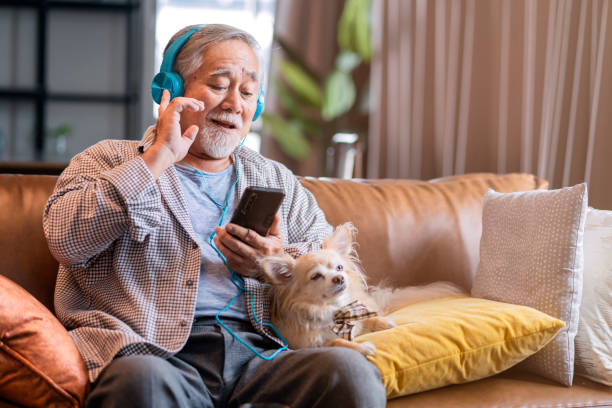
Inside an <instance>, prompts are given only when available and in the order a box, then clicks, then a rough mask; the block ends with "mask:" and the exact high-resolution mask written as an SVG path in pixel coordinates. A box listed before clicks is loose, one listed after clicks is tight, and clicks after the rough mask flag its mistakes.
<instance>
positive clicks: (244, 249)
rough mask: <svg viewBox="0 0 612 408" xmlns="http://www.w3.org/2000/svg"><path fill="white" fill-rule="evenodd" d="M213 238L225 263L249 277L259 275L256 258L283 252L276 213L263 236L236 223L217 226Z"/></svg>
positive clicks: (278, 217)
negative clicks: (225, 260) (222, 226)
mask: <svg viewBox="0 0 612 408" xmlns="http://www.w3.org/2000/svg"><path fill="white" fill-rule="evenodd" d="M215 232H216V233H217V234H216V235H215V238H214V242H215V245H216V247H217V248H218V249H219V251H221V253H222V254H223V255H224V256H225V258H226V259H227V264H228V265H229V266H230V267H231V268H232V269H233V270H234V271H235V272H236V273H239V274H240V275H243V276H248V277H251V278H258V277H260V276H261V271H260V269H259V265H258V264H257V260H258V259H259V258H262V257H264V256H269V255H281V254H282V253H283V236H282V232H281V228H280V216H279V215H278V214H276V215H275V216H274V221H273V222H272V225H271V226H270V229H269V231H268V233H267V234H266V236H265V237H262V236H261V235H259V234H258V233H257V232H255V231H253V230H250V229H247V228H244V227H241V226H240V225H236V224H231V223H230V224H227V225H226V226H225V228H221V227H217V228H216V229H215Z"/></svg>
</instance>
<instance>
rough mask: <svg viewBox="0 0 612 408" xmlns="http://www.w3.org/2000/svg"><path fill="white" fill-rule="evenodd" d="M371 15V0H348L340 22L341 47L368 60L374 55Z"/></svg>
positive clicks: (339, 44)
mask: <svg viewBox="0 0 612 408" xmlns="http://www.w3.org/2000/svg"><path fill="white" fill-rule="evenodd" d="M370 15H371V3H370V0H346V3H344V10H342V15H341V16H340V21H339V22H338V46H339V47H340V49H342V50H346V51H352V52H355V53H357V54H359V55H360V56H361V58H362V59H363V60H364V61H368V62H369V61H370V59H371V57H372V44H371V39H370Z"/></svg>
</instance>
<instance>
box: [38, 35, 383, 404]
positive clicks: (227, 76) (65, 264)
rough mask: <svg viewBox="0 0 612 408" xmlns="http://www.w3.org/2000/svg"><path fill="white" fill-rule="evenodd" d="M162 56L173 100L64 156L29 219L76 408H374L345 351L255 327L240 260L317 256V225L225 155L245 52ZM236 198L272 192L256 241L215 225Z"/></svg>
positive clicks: (243, 116) (239, 133)
mask: <svg viewBox="0 0 612 408" xmlns="http://www.w3.org/2000/svg"><path fill="white" fill-rule="evenodd" d="M177 41H180V44H178V45H177V43H176V42H177ZM177 48H178V50H177ZM166 50H167V51H166V52H168V53H174V54H176V57H175V58H174V61H173V62H171V63H170V64H169V65H170V69H172V67H173V68H174V69H173V71H176V73H177V74H178V75H180V77H182V79H183V80H184V93H183V96H176V97H174V98H171V95H170V92H168V91H167V90H163V94H162V97H161V103H160V107H159V119H158V120H157V123H156V125H155V126H153V127H151V128H149V129H148V130H147V133H146V134H145V137H144V138H143V140H142V141H141V142H136V141H127V140H107V141H102V142H100V143H98V144H96V145H95V146H93V147H91V148H89V149H87V150H85V151H84V152H82V153H80V154H79V155H77V156H75V157H74V159H73V160H72V161H71V163H70V165H69V166H68V168H67V169H66V170H65V171H64V173H63V174H62V175H61V176H60V178H59V180H58V183H57V186H56V188H55V191H54V194H53V195H52V197H51V198H50V199H49V202H48V203H47V206H46V208H45V213H44V229H45V234H46V236H47V240H48V242H49V248H50V249H51V252H52V253H53V255H54V256H55V257H56V258H57V259H58V261H59V262H60V270H59V274H58V279H57V286H56V292H55V307H56V312H57V315H58V317H59V318H60V320H61V321H62V322H63V324H64V325H65V326H66V327H67V328H68V329H69V330H70V331H71V334H72V337H73V338H74V340H75V342H76V344H77V346H78V348H79V350H80V352H81V354H82V356H83V359H84V361H85V364H86V366H87V368H88V370H89V375H90V380H91V381H92V383H93V384H92V385H93V388H92V391H91V393H90V395H89V397H88V399H87V405H88V406H105V407H109V406H118V407H119V406H120V407H126V406H138V407H140V406H143V407H144V406H147V407H148V406H158V407H173V406H176V407H188V406H194V407H212V406H251V407H253V406H262V407H264V406H265V407H273V406H291V407H319V406H321V407H323V406H330V407H335V408H337V407H353V406H355V407H357V406H363V407H375V406H384V404H385V393H384V388H383V386H382V383H381V381H380V373H379V372H378V370H377V369H376V367H375V366H374V365H372V364H370V363H369V362H368V361H367V360H366V359H365V358H364V357H363V356H361V355H360V354H358V353H357V352H355V351H353V350H349V349H343V348H322V349H303V350H283V347H282V346H283V341H282V340H281V339H280V338H279V336H278V335H277V333H275V332H274V330H271V329H270V328H269V327H268V326H266V325H262V324H260V322H265V321H266V320H267V319H268V317H269V311H268V310H267V307H268V305H269V302H267V299H266V286H265V285H264V284H262V283H261V281H260V280H258V274H259V273H260V272H259V269H258V267H257V263H256V260H257V259H258V258H260V257H262V256H264V255H270V254H279V253H282V252H283V251H285V252H287V253H290V254H292V255H299V254H301V253H304V252H307V251H309V250H311V249H314V248H318V247H319V246H320V245H321V242H322V239H323V238H324V237H326V236H327V235H328V234H329V233H330V231H331V227H330V226H329V224H328V223H327V222H326V220H325V217H324V215H323V213H322V211H321V210H320V209H319V208H318V206H317V204H316V202H315V200H314V198H313V197H312V195H311V194H310V193H309V192H308V191H306V190H305V189H304V188H303V187H301V185H300V184H299V182H298V181H297V180H296V178H295V177H294V176H293V174H291V172H290V171H289V170H287V169H286V168H285V167H284V166H282V165H281V164H279V163H276V162H273V161H271V160H268V159H265V158H264V157H262V156H260V155H259V154H257V153H256V152H253V151H252V150H249V149H247V148H241V145H240V142H241V140H243V138H244V137H245V136H246V134H247V132H248V131H249V128H250V124H251V122H252V119H253V116H254V114H255V112H256V109H257V102H258V97H259V94H260V75H259V67H260V66H259V64H258V58H257V52H258V50H259V48H258V45H257V43H256V42H255V40H254V39H253V38H252V37H251V36H250V35H249V34H247V33H245V32H243V31H241V30H238V29H235V28H233V27H229V26H223V25H210V26H205V27H186V28H184V29H183V30H181V31H179V32H178V33H177V34H175V36H174V37H173V38H172V39H171V41H170V43H169V45H168V47H166ZM162 65H163V64H162ZM158 91H160V92H161V90H159V89H158ZM248 185H259V186H264V187H275V188H281V189H283V190H284V192H285V194H286V197H285V200H284V203H283V204H282V206H281V209H280V210H279V214H277V216H276V218H275V220H274V222H273V224H272V226H271V227H270V230H269V232H268V233H267V234H266V236H260V235H258V234H257V233H255V232H253V231H248V230H246V229H244V228H242V227H240V226H238V225H234V224H227V222H228V217H226V216H225V215H226V214H231V212H232V211H233V209H234V208H235V206H236V203H237V201H238V199H239V197H240V195H241V192H243V191H244V189H245V188H246V187H247V186H248ZM211 236H214V238H211ZM215 248H216V249H215ZM217 250H218V252H217ZM221 255H223V257H224V258H225V259H226V262H227V266H226V265H225V263H224V261H223V257H222V256H221ZM228 266H229V267H230V268H231V269H233V270H234V271H235V272H236V273H238V274H240V276H241V277H242V278H241V279H240V282H241V283H238V284H237V285H235V284H234V283H233V280H232V279H230V272H229V268H228ZM238 286H242V287H243V288H244V291H242V290H241V289H239V288H238ZM237 295H239V296H237ZM236 296H237V297H236ZM234 298H235V299H234ZM232 299H234V301H232ZM220 311H222V313H219V312H220ZM217 315H219V318H220V320H217V319H216V318H215V317H216V316H217ZM220 321H221V322H222V323H223V324H219V322H220Z"/></svg>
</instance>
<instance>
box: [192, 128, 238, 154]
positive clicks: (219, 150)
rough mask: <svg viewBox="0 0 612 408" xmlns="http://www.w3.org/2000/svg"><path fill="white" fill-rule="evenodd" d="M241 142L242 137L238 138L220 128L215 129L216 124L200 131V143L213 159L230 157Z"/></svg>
mask: <svg viewBox="0 0 612 408" xmlns="http://www.w3.org/2000/svg"><path fill="white" fill-rule="evenodd" d="M239 142H240V137H238V138H236V136H235V135H228V134H227V133H225V132H224V131H222V130H220V129H215V126H214V125H211V126H206V127H205V128H204V129H202V132H201V133H200V145H201V146H202V149H203V150H204V153H206V154H207V155H208V156H210V157H212V158H213V159H223V158H224V157H228V156H229V155H230V154H232V152H233V151H234V149H235V148H236V146H238V143H239Z"/></svg>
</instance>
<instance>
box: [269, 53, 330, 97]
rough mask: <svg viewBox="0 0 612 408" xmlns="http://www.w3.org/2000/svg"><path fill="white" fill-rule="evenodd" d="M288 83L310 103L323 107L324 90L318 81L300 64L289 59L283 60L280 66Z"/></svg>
mask: <svg viewBox="0 0 612 408" xmlns="http://www.w3.org/2000/svg"><path fill="white" fill-rule="evenodd" d="M278 68H279V70H280V71H281V73H282V74H283V77H284V78H285V80H286V81H287V83H288V84H289V85H290V86H291V88H293V90H294V91H295V92H296V93H297V94H298V95H299V96H300V97H302V98H303V99H304V100H305V101H306V102H308V103H309V104H310V105H312V106H314V107H315V108H317V109H321V104H322V103H323V91H322V90H321V87H320V86H319V84H317V82H316V81H315V80H314V79H313V78H312V77H311V76H310V75H308V74H307V73H306V71H304V70H303V69H302V68H300V66H299V65H297V64H294V63H293V62H290V61H287V60H281V61H280V63H279V66H278Z"/></svg>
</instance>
